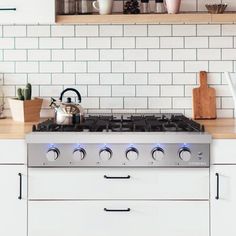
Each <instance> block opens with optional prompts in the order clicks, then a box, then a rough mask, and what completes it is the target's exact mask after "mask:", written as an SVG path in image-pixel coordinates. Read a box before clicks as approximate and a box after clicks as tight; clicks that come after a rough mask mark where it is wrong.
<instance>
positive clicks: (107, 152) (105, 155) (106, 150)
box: [99, 147, 112, 161]
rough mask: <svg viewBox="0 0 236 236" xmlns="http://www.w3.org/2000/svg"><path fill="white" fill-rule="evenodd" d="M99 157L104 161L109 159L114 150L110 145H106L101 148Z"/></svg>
mask: <svg viewBox="0 0 236 236" xmlns="http://www.w3.org/2000/svg"><path fill="white" fill-rule="evenodd" d="M99 157H100V158H101V160H102V161H109V160H110V159H111V157H112V150H111V149H110V148H108V147H105V148H103V149H101V150H100V152H99Z"/></svg>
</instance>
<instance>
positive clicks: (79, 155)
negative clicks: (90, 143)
mask: <svg viewBox="0 0 236 236" xmlns="http://www.w3.org/2000/svg"><path fill="white" fill-rule="evenodd" d="M85 156H86V151H85V150H84V149H83V148H76V149H75V150H74V152H73V159H74V160H75V161H82V160H83V159H84V158H85Z"/></svg>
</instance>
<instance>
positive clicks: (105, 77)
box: [100, 73, 124, 84]
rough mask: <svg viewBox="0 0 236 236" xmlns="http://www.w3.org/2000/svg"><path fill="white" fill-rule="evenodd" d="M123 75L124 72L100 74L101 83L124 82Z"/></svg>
mask: <svg viewBox="0 0 236 236" xmlns="http://www.w3.org/2000/svg"><path fill="white" fill-rule="evenodd" d="M123 77H124V76H123V74H122V73H105V74H100V84H123V82H124V78H123Z"/></svg>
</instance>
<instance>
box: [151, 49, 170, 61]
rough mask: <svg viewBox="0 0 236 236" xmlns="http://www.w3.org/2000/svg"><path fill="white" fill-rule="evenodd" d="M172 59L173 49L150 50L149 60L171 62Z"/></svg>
mask: <svg viewBox="0 0 236 236" xmlns="http://www.w3.org/2000/svg"><path fill="white" fill-rule="evenodd" d="M171 59H172V50H171V49H149V50H148V60H150V61H152V60H157V61H166V60H167V61H170V60H171Z"/></svg>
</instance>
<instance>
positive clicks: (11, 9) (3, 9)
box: [0, 7, 16, 11]
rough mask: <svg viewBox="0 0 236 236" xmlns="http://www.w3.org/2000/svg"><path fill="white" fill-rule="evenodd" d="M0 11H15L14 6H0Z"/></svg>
mask: <svg viewBox="0 0 236 236" xmlns="http://www.w3.org/2000/svg"><path fill="white" fill-rule="evenodd" d="M0 11H16V8H15V7H13V8H0Z"/></svg>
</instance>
